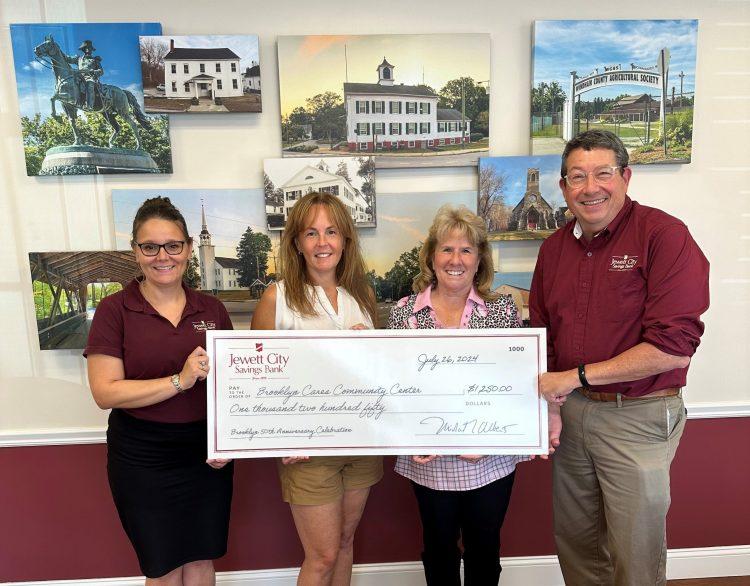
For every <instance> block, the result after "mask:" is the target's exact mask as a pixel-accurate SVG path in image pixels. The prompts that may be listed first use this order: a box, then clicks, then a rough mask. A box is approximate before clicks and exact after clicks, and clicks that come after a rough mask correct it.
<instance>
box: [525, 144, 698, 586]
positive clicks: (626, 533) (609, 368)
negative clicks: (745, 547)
mask: <svg viewBox="0 0 750 586" xmlns="http://www.w3.org/2000/svg"><path fill="white" fill-rule="evenodd" d="M561 175H562V179H561V180H560V188H561V189H562V191H563V194H564V196H565V201H566V203H567V204H568V209H569V210H570V211H571V212H572V213H573V215H574V216H575V221H571V222H569V223H568V224H567V225H566V226H565V227H563V228H560V229H559V230H558V231H557V232H555V233H554V234H553V235H552V236H550V237H549V238H548V239H547V240H546V241H545V242H544V244H543V245H542V247H541V249H540V251H539V258H538V260H537V265H536V269H535V271H534V279H533V281H532V285H531V297H530V300H529V309H530V313H531V323H532V325H533V326H536V327H545V328H546V329H547V339H548V351H547V354H548V359H547V360H548V371H549V372H547V373H545V374H543V375H542V376H541V377H540V389H541V392H542V394H543V395H544V397H545V399H547V401H548V402H549V407H550V412H551V418H555V417H556V416H557V413H559V414H560V415H561V416H562V435H561V437H560V446H559V448H558V449H557V450H556V452H555V456H554V464H553V500H554V519H555V540H556V544H557V550H558V556H559V558H560V565H561V567H562V571H563V576H564V577H565V581H566V583H567V584H574V585H575V586H585V585H587V584H617V585H618V586H619V585H633V586H636V585H637V586H641V585H643V584H665V583H666V577H665V574H666V572H665V570H666V539H665V525H666V514H667V510H668V508H669V502H670V496H669V467H670V464H671V462H672V458H673V457H674V453H675V450H676V449H677V445H678V443H679V440H680V436H681V435H682V430H683V428H684V425H685V407H684V405H683V402H682V394H681V388H682V387H683V386H684V385H685V377H686V375H687V370H688V366H689V364H690V357H691V356H692V355H693V353H694V352H695V349H696V348H697V346H698V344H699V342H700V336H701V334H702V333H703V323H702V322H701V321H700V315H701V314H702V313H703V312H704V311H705V310H706V309H707V308H708V261H707V260H706V258H705V257H704V256H703V253H702V252H701V250H700V249H699V248H698V246H697V244H696V243H695V242H694V240H693V239H692V237H691V236H690V233H689V232H688V230H687V227H686V226H685V225H684V224H683V223H682V222H681V221H680V220H678V219H676V218H674V217H672V216H669V215H667V214H665V213H664V212H662V211H660V210H657V209H655V208H649V207H646V206H642V205H639V204H638V203H637V202H634V201H632V200H631V199H630V198H629V197H628V196H627V188H628V183H629V181H630V176H631V169H630V167H628V153H627V151H626V150H625V147H624V146H623V144H622V142H621V141H620V140H619V139H618V138H617V137H616V136H615V135H614V134H612V133H610V132H607V131H601V130H591V131H588V132H584V133H582V134H580V135H578V136H577V137H575V138H574V139H573V140H571V141H570V142H568V144H567V145H566V148H565V151H564V153H563V156H562V168H561Z"/></svg>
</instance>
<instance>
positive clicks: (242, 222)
mask: <svg viewBox="0 0 750 586" xmlns="http://www.w3.org/2000/svg"><path fill="white" fill-rule="evenodd" d="M156 196H162V197H168V198H169V200H170V201H171V202H172V203H173V204H174V205H175V207H177V209H178V210H180V212H181V213H182V215H183V216H184V218H185V222H186V223H187V227H188V231H189V233H190V236H191V237H192V239H193V255H192V258H191V259H190V261H189V263H188V269H187V272H186V275H185V277H184V280H185V281H186V282H187V283H188V285H190V286H191V287H193V288H195V289H197V290H199V291H201V292H202V293H207V294H209V295H213V296H215V297H217V298H218V299H219V300H220V301H221V302H222V303H223V304H224V307H226V309H227V311H228V312H229V316H230V318H231V319H232V325H233V326H234V328H235V329H249V328H250V320H251V319H252V314H253V311H254V310H255V305H256V304H257V302H258V299H260V296H261V295H262V294H263V291H265V290H266V288H267V287H268V285H270V284H271V283H274V282H275V280H276V261H277V258H278V250H279V234H278V233H273V232H268V231H267V230H266V218H265V210H264V202H263V191H262V190H260V189H158V190H155V189H113V190H112V209H113V212H114V221H115V237H116V245H117V248H118V249H122V250H125V249H129V248H130V239H131V231H132V226H133V218H134V217H135V214H136V212H137V211H138V208H139V207H140V206H141V204H142V203H143V202H144V201H145V200H147V199H149V198H152V197H156Z"/></svg>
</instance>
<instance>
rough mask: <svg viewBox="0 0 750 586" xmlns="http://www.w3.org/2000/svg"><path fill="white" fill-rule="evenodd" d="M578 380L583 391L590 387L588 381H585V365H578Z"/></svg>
mask: <svg viewBox="0 0 750 586" xmlns="http://www.w3.org/2000/svg"><path fill="white" fill-rule="evenodd" d="M578 380H579V381H581V386H582V387H583V388H585V389H587V388H589V387H590V386H591V385H590V384H589V381H587V380H586V365H585V364H579V365H578Z"/></svg>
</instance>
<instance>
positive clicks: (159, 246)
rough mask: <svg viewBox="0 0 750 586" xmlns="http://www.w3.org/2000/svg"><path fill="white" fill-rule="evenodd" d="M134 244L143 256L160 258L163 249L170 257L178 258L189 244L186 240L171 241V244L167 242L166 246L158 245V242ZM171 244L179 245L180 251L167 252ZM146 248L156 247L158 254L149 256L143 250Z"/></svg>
mask: <svg viewBox="0 0 750 586" xmlns="http://www.w3.org/2000/svg"><path fill="white" fill-rule="evenodd" d="M133 244H135V245H136V246H137V247H138V248H140V250H141V254H142V255H143V256H159V250H161V249H162V248H163V249H164V252H166V253H167V254H168V255H169V256H177V255H180V254H182V251H183V250H185V244H187V242H185V241H184V240H170V241H169V242H165V243H164V244H156V242H133ZM170 244H179V245H180V250H178V251H177V252H169V251H168V250H167V246H169V245H170ZM144 246H156V252H155V253H153V254H149V253H147V252H146V251H145V250H143V247H144Z"/></svg>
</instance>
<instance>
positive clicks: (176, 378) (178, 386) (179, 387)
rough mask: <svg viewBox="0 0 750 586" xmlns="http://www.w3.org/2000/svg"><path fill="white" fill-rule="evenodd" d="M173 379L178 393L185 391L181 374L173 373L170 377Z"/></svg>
mask: <svg viewBox="0 0 750 586" xmlns="http://www.w3.org/2000/svg"><path fill="white" fill-rule="evenodd" d="M170 380H171V381H172V384H173V385H174V388H175V390H176V391H177V392H178V393H184V392H185V389H183V388H182V385H181V384H180V375H179V374H173V375H172V378H171V379H170Z"/></svg>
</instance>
